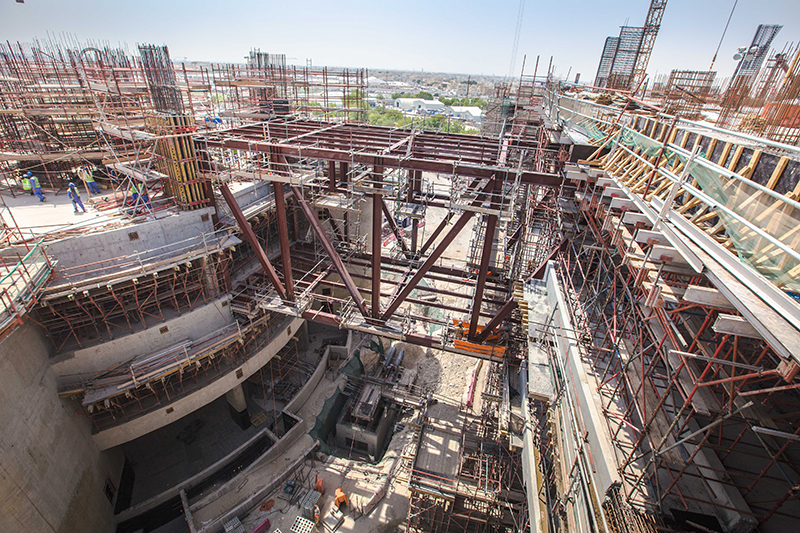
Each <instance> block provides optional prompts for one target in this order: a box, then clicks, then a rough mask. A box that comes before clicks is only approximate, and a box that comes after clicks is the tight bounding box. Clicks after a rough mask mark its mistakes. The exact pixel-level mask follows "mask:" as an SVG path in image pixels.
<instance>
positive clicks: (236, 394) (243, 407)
mask: <svg viewBox="0 0 800 533" xmlns="http://www.w3.org/2000/svg"><path fill="white" fill-rule="evenodd" d="M225 399H226V400H227V401H228V408H229V409H230V412H231V418H233V421H234V422H236V424H237V425H238V426H239V427H240V428H242V429H247V428H249V427H250V414H249V413H248V412H247V400H246V399H245V397H244V389H243V388H242V385H241V383H240V384H239V385H236V386H235V387H234V388H232V389H231V390H229V391H228V392H226V393H225Z"/></svg>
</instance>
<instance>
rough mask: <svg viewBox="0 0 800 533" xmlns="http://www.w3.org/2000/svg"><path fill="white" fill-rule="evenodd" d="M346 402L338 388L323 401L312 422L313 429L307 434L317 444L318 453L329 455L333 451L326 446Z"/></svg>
mask: <svg viewBox="0 0 800 533" xmlns="http://www.w3.org/2000/svg"><path fill="white" fill-rule="evenodd" d="M346 401H347V397H346V396H345V395H344V393H343V392H342V390H341V389H340V388H339V387H336V392H334V393H333V395H332V396H331V397H330V398H328V399H327V400H325V404H323V406H322V410H320V412H319V414H318V415H317V420H316V421H315V422H314V427H313V428H311V431H309V432H308V434H309V435H311V438H313V439H314V440H316V441H317V442H318V443H319V451H321V452H322V453H325V454H328V455H330V454H332V453H333V451H334V449H333V448H332V447H331V446H328V437H329V436H330V434H331V432H332V431H333V429H334V427H335V426H336V419H337V418H339V413H341V412H342V408H343V407H344V404H345V402H346Z"/></svg>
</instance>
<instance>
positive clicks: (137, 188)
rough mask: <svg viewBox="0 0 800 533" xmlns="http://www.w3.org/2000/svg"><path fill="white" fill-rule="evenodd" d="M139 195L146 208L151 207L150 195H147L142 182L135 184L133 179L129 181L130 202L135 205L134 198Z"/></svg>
mask: <svg viewBox="0 0 800 533" xmlns="http://www.w3.org/2000/svg"><path fill="white" fill-rule="evenodd" d="M140 195H141V197H142V202H144V204H145V205H146V206H147V208H148V209H151V207H150V197H149V196H147V187H146V186H145V185H144V184H141V185H137V184H136V182H135V181H131V202H132V203H133V205H136V200H137V198H139V196H140Z"/></svg>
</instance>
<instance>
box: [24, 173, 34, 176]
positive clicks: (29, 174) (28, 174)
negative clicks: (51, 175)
mask: <svg viewBox="0 0 800 533" xmlns="http://www.w3.org/2000/svg"><path fill="white" fill-rule="evenodd" d="M25 175H26V176H33V174H31V173H30V172H28V173H27V174H25Z"/></svg>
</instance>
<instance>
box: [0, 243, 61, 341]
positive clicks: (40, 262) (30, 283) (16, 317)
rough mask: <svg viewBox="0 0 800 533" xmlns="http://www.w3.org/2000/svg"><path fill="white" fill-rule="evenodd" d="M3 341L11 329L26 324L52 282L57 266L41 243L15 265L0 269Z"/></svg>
mask: <svg viewBox="0 0 800 533" xmlns="http://www.w3.org/2000/svg"><path fill="white" fill-rule="evenodd" d="M0 268H1V269H2V270H0V271H2V272H4V273H3V276H2V278H0V338H1V337H2V336H4V335H5V334H6V333H7V332H8V330H9V329H10V327H11V326H13V325H14V324H17V325H19V324H21V323H22V315H24V314H25V313H26V312H27V311H28V310H29V309H30V308H31V307H32V306H33V305H34V304H35V303H36V300H37V297H38V293H39V291H40V290H41V288H42V287H43V286H44V285H45V284H46V283H47V281H48V280H49V279H50V276H51V274H52V271H53V264H52V263H51V261H50V259H49V258H48V257H47V254H46V253H45V251H44V247H43V245H42V242H41V241H40V242H38V243H37V244H36V245H35V246H34V247H33V248H31V250H30V251H29V252H28V253H27V254H26V255H25V257H23V258H21V259H19V261H17V262H16V263H15V264H13V265H12V264H9V263H6V262H5V261H3V262H2V266H0Z"/></svg>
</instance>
